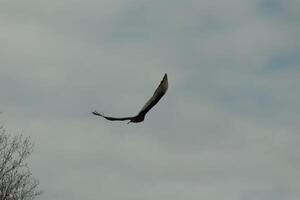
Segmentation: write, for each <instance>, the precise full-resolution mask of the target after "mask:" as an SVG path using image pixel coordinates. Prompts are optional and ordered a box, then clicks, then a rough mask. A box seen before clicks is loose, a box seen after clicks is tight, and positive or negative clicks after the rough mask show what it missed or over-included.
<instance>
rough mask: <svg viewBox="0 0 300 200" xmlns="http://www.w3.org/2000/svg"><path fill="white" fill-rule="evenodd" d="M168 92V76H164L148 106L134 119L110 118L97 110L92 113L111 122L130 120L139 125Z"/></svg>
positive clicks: (147, 103)
mask: <svg viewBox="0 0 300 200" xmlns="http://www.w3.org/2000/svg"><path fill="white" fill-rule="evenodd" d="M167 90H168V76H167V74H165V75H164V77H163V79H162V80H161V82H160V84H159V86H158V87H157V88H156V90H155V92H154V94H153V96H152V97H151V98H150V99H149V100H148V101H147V102H146V104H145V105H144V106H143V108H142V109H141V110H140V112H139V113H138V114H137V115H136V116H133V117H108V116H105V115H103V114H101V113H98V112H97V111H96V110H95V111H93V112H92V113H93V114H94V115H97V116H101V117H104V118H105V119H107V120H110V121H124V120H129V122H128V123H131V122H133V123H139V122H142V121H144V119H145V116H146V114H147V113H148V112H149V110H150V109H151V108H153V106H155V105H156V104H157V103H158V102H159V100H160V99H161V98H162V97H163V96H164V95H165V94H166V92H167Z"/></svg>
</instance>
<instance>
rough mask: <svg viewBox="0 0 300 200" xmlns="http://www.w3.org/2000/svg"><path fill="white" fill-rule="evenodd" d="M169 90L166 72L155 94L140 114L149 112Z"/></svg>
mask: <svg viewBox="0 0 300 200" xmlns="http://www.w3.org/2000/svg"><path fill="white" fill-rule="evenodd" d="M167 90H168V75H167V74H165V75H164V77H163V79H162V80H161V82H160V84H159V86H158V87H157V88H156V90H155V92H154V94H153V96H152V97H151V98H150V99H149V100H148V101H147V103H146V104H145V105H144V106H143V108H142V109H141V111H140V112H139V114H138V115H146V114H147V112H148V111H149V110H150V109H151V108H152V107H153V106H155V105H156V104H157V102H159V100H160V99H161V98H162V97H163V96H164V95H165V94H166V92H167Z"/></svg>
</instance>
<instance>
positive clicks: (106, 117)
mask: <svg viewBox="0 0 300 200" xmlns="http://www.w3.org/2000/svg"><path fill="white" fill-rule="evenodd" d="M92 113H93V114H94V115H97V116H101V117H104V118H105V119H107V120H110V121H124V120H130V119H132V117H108V116H105V115H103V114H101V113H98V112H97V111H93V112H92Z"/></svg>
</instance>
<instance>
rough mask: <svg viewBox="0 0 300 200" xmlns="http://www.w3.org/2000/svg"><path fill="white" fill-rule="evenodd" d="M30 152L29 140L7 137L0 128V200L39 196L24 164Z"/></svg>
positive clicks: (31, 148)
mask: <svg viewBox="0 0 300 200" xmlns="http://www.w3.org/2000/svg"><path fill="white" fill-rule="evenodd" d="M32 151H33V144H32V143H31V141H30V138H24V137H23V136H22V135H19V136H14V137H12V136H9V135H7V134H6V132H5V130H4V129H3V127H0V200H33V199H35V198H36V197H37V196H39V195H40V194H41V191H40V190H38V185H39V183H38V181H37V180H36V179H34V178H33V177H32V174H31V172H30V170H29V167H28V165H27V163H26V162H25V161H26V159H27V158H28V157H29V156H30V154H31V153H32Z"/></svg>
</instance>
